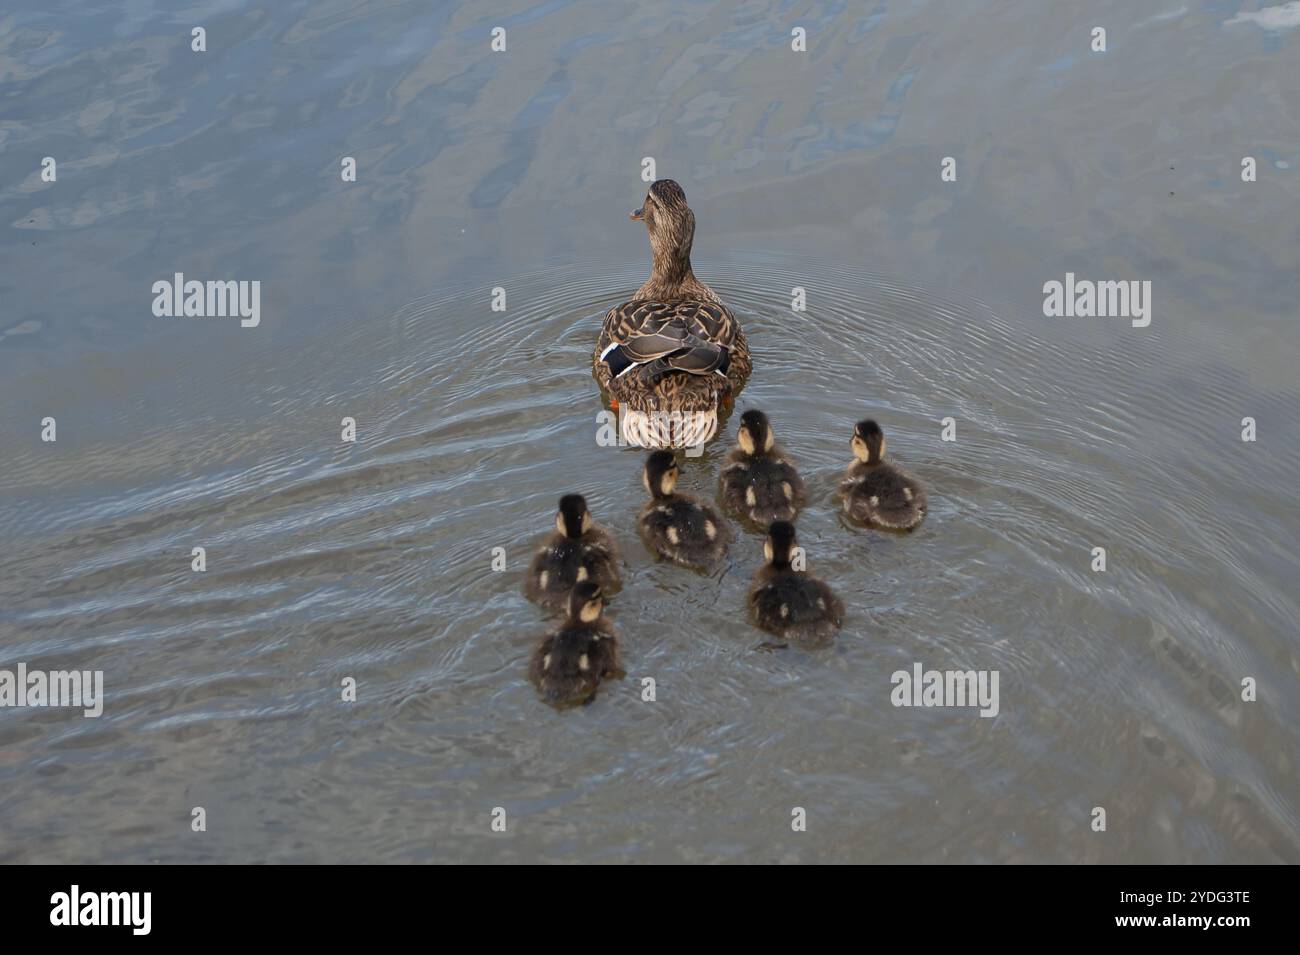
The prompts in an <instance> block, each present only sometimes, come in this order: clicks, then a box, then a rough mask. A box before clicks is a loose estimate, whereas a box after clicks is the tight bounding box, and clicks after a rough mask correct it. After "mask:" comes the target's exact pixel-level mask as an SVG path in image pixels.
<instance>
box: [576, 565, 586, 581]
mask: <svg viewBox="0 0 1300 955" xmlns="http://www.w3.org/2000/svg"><path fill="white" fill-rule="evenodd" d="M586 579H587V568H586V567H579V568H578V577H577V582H578V583H582V582H583V581H584V580H586Z"/></svg>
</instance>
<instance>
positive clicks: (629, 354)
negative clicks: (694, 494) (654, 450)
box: [594, 286, 752, 447]
mask: <svg viewBox="0 0 1300 955" xmlns="http://www.w3.org/2000/svg"><path fill="white" fill-rule="evenodd" d="M701 287H702V288H704V287H703V286H701ZM706 291H707V289H706ZM594 357H595V371H596V379H597V381H598V382H599V383H600V386H601V387H602V388H604V389H605V390H607V391H608V392H609V394H610V396H611V397H613V398H614V399H615V400H617V401H618V402H619V406H620V413H621V416H622V418H623V428H622V430H623V436H624V438H625V439H626V440H627V441H629V442H631V443H633V444H637V445H639V446H641V447H692V446H696V445H699V444H703V443H704V442H705V441H708V440H710V439H712V438H713V436H714V435H715V434H716V433H717V426H718V419H717V412H718V405H719V402H720V401H721V400H722V399H724V398H726V397H729V396H731V395H732V394H733V393H734V392H735V391H736V390H738V389H739V388H740V387H741V386H742V385H743V384H744V382H745V379H746V378H747V377H749V372H750V369H751V367H752V365H751V362H750V357H749V346H748V343H747V342H746V340H745V335H744V333H743V332H742V331H741V330H740V324H739V323H738V322H737V321H736V318H735V316H734V315H733V314H732V313H731V310H730V309H728V308H727V307H726V306H725V305H723V304H722V303H721V302H719V301H716V300H710V299H705V298H699V299H680V300H673V301H655V300H647V299H634V300H632V301H630V302H624V303H623V304H622V305H619V306H618V307H617V308H613V309H610V311H609V313H608V314H607V315H606V316H605V323H604V327H603V328H602V329H601V333H600V337H599V338H598V339H597V341H596V353H595V356H594Z"/></svg>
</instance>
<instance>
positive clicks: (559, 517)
mask: <svg viewBox="0 0 1300 955" xmlns="http://www.w3.org/2000/svg"><path fill="white" fill-rule="evenodd" d="M584 580H593V581H595V582H596V583H598V584H600V586H601V587H603V588H605V589H606V590H617V589H618V587H619V574H618V548H617V547H616V546H615V545H614V539H613V538H612V537H610V536H609V533H608V532H607V531H606V530H605V529H604V528H603V527H601V526H600V525H599V524H596V523H595V522H594V521H592V519H591V512H590V511H588V510H587V500H586V498H584V497H583V496H582V495H581V494H566V495H564V497H562V498H560V507H559V510H558V511H557V512H556V514H555V533H554V534H552V535H551V536H550V538H549V539H548V540H547V541H546V543H545V545H543V547H542V548H541V550H539V551H538V552H537V554H536V556H534V557H533V562H532V564H531V566H529V568H528V574H527V575H526V576H525V577H524V594H525V596H527V597H528V599H529V600H532V601H534V602H535V603H539V604H541V605H542V606H543V607H546V608H547V609H549V610H563V609H564V608H565V607H566V606H567V604H568V600H569V591H570V590H572V589H573V585H574V584H577V583H581V582H582V581H584Z"/></svg>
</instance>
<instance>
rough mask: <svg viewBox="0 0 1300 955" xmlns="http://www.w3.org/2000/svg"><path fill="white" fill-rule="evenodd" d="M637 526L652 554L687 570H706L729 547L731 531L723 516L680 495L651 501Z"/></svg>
mask: <svg viewBox="0 0 1300 955" xmlns="http://www.w3.org/2000/svg"><path fill="white" fill-rule="evenodd" d="M637 526H638V527H639V528H640V530H641V536H642V537H644V538H645V542H646V544H647V546H649V547H650V549H651V550H653V551H654V552H655V553H656V554H658V555H659V556H660V557H664V558H666V559H668V560H671V561H673V562H675V563H678V564H683V565H685V566H687V567H696V568H703V567H708V566H709V565H711V564H713V563H715V562H716V561H718V560H719V559H721V558H722V556H723V555H724V554H726V552H727V547H728V545H729V544H730V543H731V527H730V526H729V525H728V524H727V522H726V521H725V520H723V518H722V516H721V515H720V514H718V512H717V511H715V510H714V509H713V508H711V507H709V506H708V505H707V504H701V503H700V502H698V501H696V500H694V499H693V498H690V497H687V496H685V495H682V494H674V495H671V496H669V497H666V498H656V499H655V500H652V501H650V502H649V503H648V504H646V506H645V507H644V508H642V510H641V516H640V519H639V520H638V521H637Z"/></svg>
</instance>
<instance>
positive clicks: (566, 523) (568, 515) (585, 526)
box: [555, 494, 591, 540]
mask: <svg viewBox="0 0 1300 955" xmlns="http://www.w3.org/2000/svg"><path fill="white" fill-rule="evenodd" d="M590 528H591V512H590V511H588V510H587V499H586V498H585V497H583V496H582V495H581V494H566V495H564V497H562V498H560V509H559V510H558V511H557V512H556V514H555V529H556V530H558V531H559V532H560V533H561V534H563V535H564V536H565V537H567V538H569V539H570V540H577V539H578V538H579V537H581V536H582V535H583V534H585V533H587V531H588V530H589V529H590Z"/></svg>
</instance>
